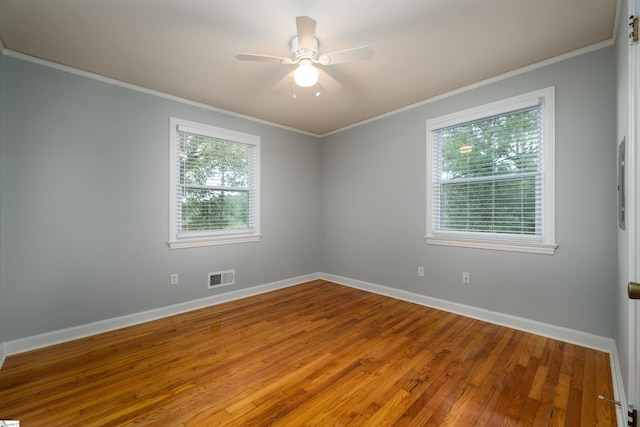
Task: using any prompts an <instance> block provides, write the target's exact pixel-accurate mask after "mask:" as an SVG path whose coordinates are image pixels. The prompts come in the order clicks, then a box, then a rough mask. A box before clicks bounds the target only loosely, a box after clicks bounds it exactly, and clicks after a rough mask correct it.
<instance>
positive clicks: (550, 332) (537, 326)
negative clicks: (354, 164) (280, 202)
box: [320, 273, 615, 353]
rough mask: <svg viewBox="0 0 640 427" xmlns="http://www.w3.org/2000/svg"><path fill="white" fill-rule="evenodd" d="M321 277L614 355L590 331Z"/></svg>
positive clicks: (610, 344)
mask: <svg viewBox="0 0 640 427" xmlns="http://www.w3.org/2000/svg"><path fill="white" fill-rule="evenodd" d="M320 278H322V279H324V280H328V281H330V282H334V283H339V284H341V285H345V286H349V287H352V288H357V289H361V290H363V291H368V292H373V293H376V294H380V295H384V296H388V297H391V298H396V299H399V300H403V301H409V302H412V303H415V304H420V305H423V306H426V307H432V308H437V309H440V310H443V311H448V312H450V313H455V314H459V315H461V316H465V317H471V318H473V319H478V320H483V321H485V322H489V323H494V324H497V325H501V326H506V327H509V328H513V329H518V330H520V331H524V332H530V333H532V334H536V335H542V336H544V337H547V338H553V339H557V340H560V341H564V342H567V343H570V344H577V345H580V346H583V347H588V348H592V349H594V350H600V351H604V352H606V353H611V352H612V351H613V349H614V348H615V341H614V340H613V339H612V338H606V337H601V336H598V335H593V334H589V333H586V332H581V331H576V330H573V329H569V328H563V327H561V326H555V325H550V324H548V323H542V322H538V321H535V320H529V319H524V318H522V317H517V316H512V315H510V314H503V313H497V312H495V311H490V310H485V309H483V308H477V307H472V306H469V305H464V304H459V303H455V302H451V301H446V300H442V299H439V298H433V297H429V296H426V295H420V294H416V293H413V292H408V291H403V290H400V289H396V288H390V287H387V286H382V285H376V284H373V283H368V282H363V281H361V280H354V279H349V278H346V277H340V276H334V275H332V274H324V273H321V274H320Z"/></svg>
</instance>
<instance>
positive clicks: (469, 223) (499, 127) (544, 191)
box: [425, 88, 557, 254]
mask: <svg viewBox="0 0 640 427" xmlns="http://www.w3.org/2000/svg"><path fill="white" fill-rule="evenodd" d="M554 163H555V161H554V89H553V88H547V89H544V90H541V91H536V92H532V93H528V94H525V95H521V96H517V97H514V98H510V99H507V100H504V101H500V102H495V103H492V104H489V105H484V106H482V107H478V108H473V109H470V110H465V111H462V112H459V113H454V114H450V115H447V116H443V117H438V118H435V119H430V120H428V121H427V164H428V168H427V169H428V171H429V176H428V180H427V235H426V237H425V239H426V241H427V243H428V244H436V245H449V246H462V247H475V248H485V249H495V250H508V251H518V252H534V253H546V254H553V253H554V252H555V248H556V247H557V245H556V244H555V225H554V203H555V201H554V198H555V190H554V175H555V174H554Z"/></svg>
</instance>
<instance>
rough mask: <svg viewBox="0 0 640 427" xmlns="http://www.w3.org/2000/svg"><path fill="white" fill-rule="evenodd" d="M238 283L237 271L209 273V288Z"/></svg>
mask: <svg viewBox="0 0 640 427" xmlns="http://www.w3.org/2000/svg"><path fill="white" fill-rule="evenodd" d="M235 282H236V271H235V270H226V271H218V272H216V273H209V275H208V280H207V288H209V289H213V288H219V287H221V286H230V285H233V284H234V283H235Z"/></svg>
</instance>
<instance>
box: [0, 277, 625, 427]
mask: <svg viewBox="0 0 640 427" xmlns="http://www.w3.org/2000/svg"><path fill="white" fill-rule="evenodd" d="M316 279H324V280H328V281H330V282H334V283H338V284H340V285H344V286H349V287H352V288H357V289H361V290H363V291H367V292H373V293H376V294H380V295H384V296H388V297H391V298H396V299H399V300H403V301H408V302H412V303H415V304H420V305H423V306H426V307H432V308H436V309H439V310H444V311H448V312H451V313H455V314H459V315H461V316H466V317H471V318H473V319H478V320H482V321H485V322H489V323H494V324H497V325H501V326H506V327H509V328H513V329H518V330H521V331H525V332H529V333H533V334H537V335H542V336H545V337H548V338H553V339H557V340H560V341H564V342H567V343H571V344H576V345H580V346H583V347H587V348H591V349H594V350H599V351H603V352H606V353H609V355H610V359H611V370H612V372H611V376H612V379H613V388H614V394H615V396H613V398H614V399H615V400H618V401H621V402H622V405H621V406H618V412H617V415H618V425H619V426H620V427H624V426H625V425H626V421H625V420H626V419H627V418H626V417H627V414H626V408H627V406H626V397H625V392H624V388H623V387H622V384H623V381H622V373H621V370H620V359H619V358H618V352H617V350H616V345H615V341H614V340H613V339H612V338H606V337H601V336H598V335H593V334H589V333H586V332H582V331H577V330H574V329H569V328H564V327H561V326H555V325H551V324H547V323H542V322H538V321H535V320H530V319H525V318H521V317H517V316H512V315H509V314H503V313H497V312H493V311H489V310H485V309H482V308H477V307H472V306H468V305H464V304H458V303H455V302H450V301H446V300H442V299H438V298H433V297H429V296H426V295H420V294H416V293H413V292H408V291H403V290H400V289H396V288H391V287H387V286H382V285H377V284H373V283H368V282H364V281H361V280H355V279H349V278H346V277H341V276H335V275H333V274H326V273H313V274H308V275H304V276H299V277H294V278H291V279H285V280H281V281H278V282H273V283H268V284H264V285H259V286H254V287H252V288H248V289H241V290H236V291H230V292H226V293H224V294H220V295H215V296H211V297H206V298H202V299H198V300H194V301H187V302H184V303H179V304H175V305H171V306H168V307H162V308H158V309H154V310H148V311H143V312H140V313H134V314H130V315H126V316H120V317H115V318H112V319H107V320H102V321H99V322H93V323H89V324H86V325H80V326H76V327H72V328H67V329H62V330H58V331H52V332H47V333H44V334H39V335H35V336H32V337H26V338H20V339H17V340H13V341H7V342H4V343H0V369H1V368H2V364H3V363H4V360H5V359H6V356H8V355H12V354H18V353H23V352H26V351H30V350H35V349H38V348H43V347H47V346H50V345H54V344H60V343H63V342H66V341H72V340H75V339H78V338H84V337H87V336H91V335H96V334H99V333H103V332H109V331H112V330H115V329H120V328H124V327H127V326H132V325H136V324H140V323H144V322H148V321H151V320H156V319H161V318H163V317H168V316H173V315H175V314H180V313H185V312H187V311H191V310H197V309H200V308H204V307H209V306H213V305H217V304H222V303H225V302H229V301H234V300H238V299H242V298H247V297H250V296H253V295H259V294H263V293H266V292H271V291H274V290H277V289H282V288H287V287H290V286H295V285H298V284H301V283H305V282H309V281H312V280H316ZM605 397H608V396H605Z"/></svg>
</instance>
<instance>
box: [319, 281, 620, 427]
mask: <svg viewBox="0 0 640 427" xmlns="http://www.w3.org/2000/svg"><path fill="white" fill-rule="evenodd" d="M320 278H321V279H323V280H328V281H330V282H334V283H338V284H340V285H344V286H349V287H352V288H356V289H361V290H363V291H367V292H373V293H376V294H380V295H384V296H387V297H391V298H395V299H399V300H403V301H408V302H412V303H415V304H419V305H423V306H425V307H431V308H436V309H439V310H443V311H447V312H450V313H455V314H459V315H461V316H465V317H470V318H473V319H478V320H482V321H485V322H489V323H493V324H497V325H501V326H506V327H508V328H512V329H517V330H520V331H524V332H529V333H532V334H536V335H541V336H544V337H547V338H552V339H556V340H560V341H564V342H567V343H570V344H576V345H579V346H582V347H587V348H591V349H594V350H598V351H602V352H604V353H608V354H609V358H610V361H611V379H612V382H613V392H614V396H613V397H612V398H613V399H614V400H617V401H620V402H621V404H620V405H616V415H617V421H618V423H617V424H618V427H625V426H626V425H627V422H626V420H627V413H626V410H627V403H626V402H627V400H626V397H625V392H624V387H623V384H624V383H623V381H622V371H621V370H620V359H619V358H618V351H617V349H616V343H615V340H614V339H613V338H607V337H601V336H599V335H594V334H589V333H587V332H582V331H577V330H574V329H569V328H564V327H561V326H556V325H551V324H548V323H542V322H538V321H536V320H530V319H525V318H522V317H517V316H512V315H510V314H503V313H497V312H494V311H489V310H485V309H483V308H478V307H472V306H469V305H464V304H458V303H455V302H451V301H446V300H442V299H439V298H433V297H429V296H426V295H420V294H416V293H413V292H408V291H403V290H401V289H396V288H390V287H387V286H382V285H377V284H374V283H368V282H364V281H361V280H355V279H349V278H346V277H340V276H335V275H333V274H325V273H320ZM605 397H609V396H605Z"/></svg>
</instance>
